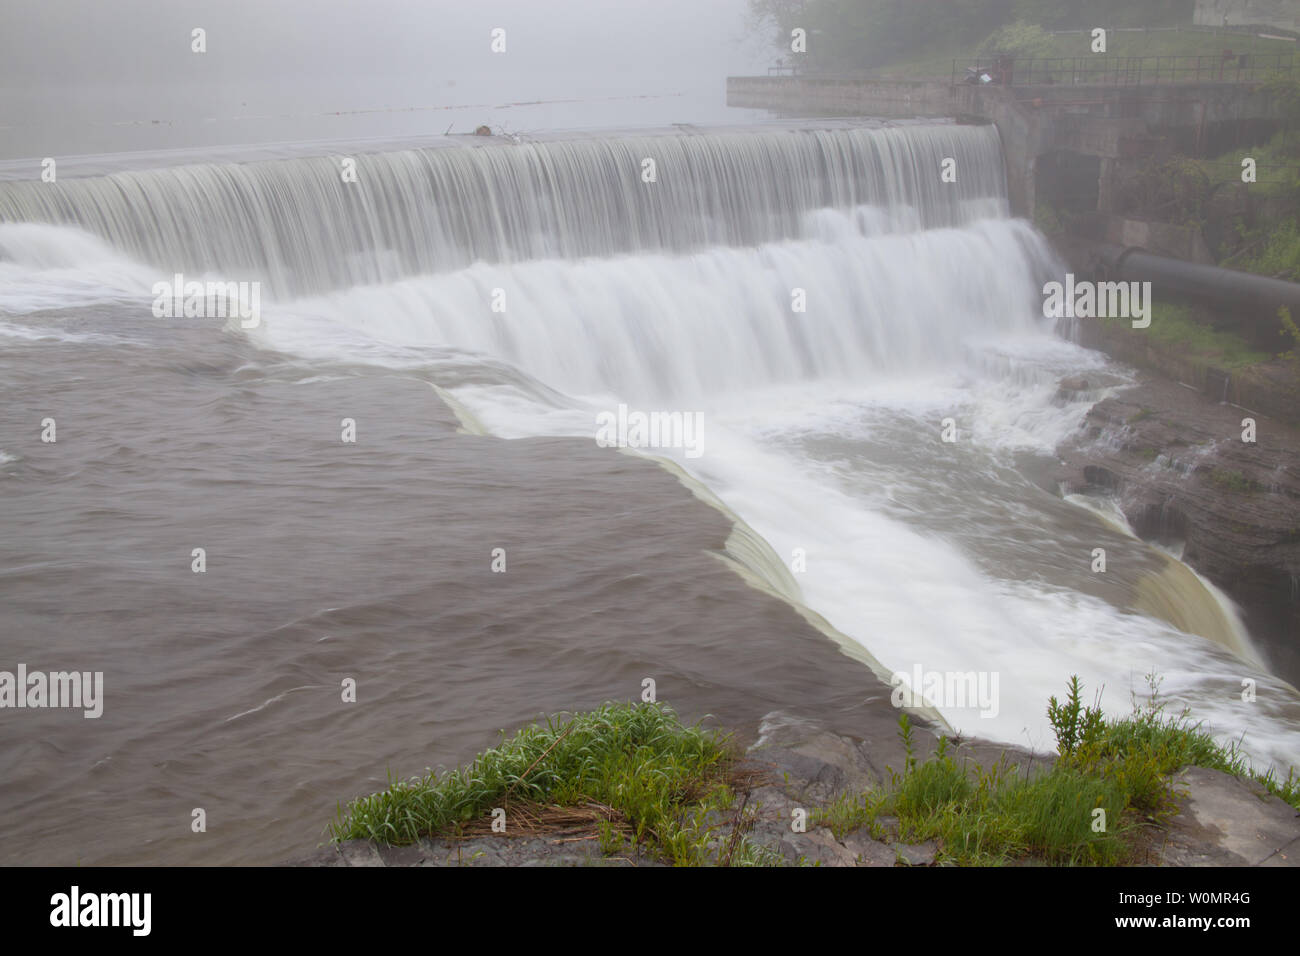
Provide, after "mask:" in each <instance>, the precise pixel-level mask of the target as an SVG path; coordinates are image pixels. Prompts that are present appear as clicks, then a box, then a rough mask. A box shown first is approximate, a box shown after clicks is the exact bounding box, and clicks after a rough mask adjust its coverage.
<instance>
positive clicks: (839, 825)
mask: <svg viewBox="0 0 1300 956" xmlns="http://www.w3.org/2000/svg"><path fill="white" fill-rule="evenodd" d="M1148 683H1149V686H1150V688H1151V692H1150V698H1149V700H1148V701H1147V702H1146V703H1145V704H1143V705H1139V704H1138V703H1137V702H1136V701H1135V703H1134V712H1133V714H1132V716H1130V717H1127V718H1123V719H1120V720H1106V719H1105V718H1104V717H1103V716H1102V714H1101V711H1100V709H1099V708H1097V707H1095V706H1093V707H1087V706H1085V705H1084V704H1083V702H1082V700H1081V696H1082V688H1081V686H1080V684H1079V681H1078V678H1072V679H1071V681H1070V684H1069V691H1068V693H1067V695H1066V698H1065V700H1064V701H1063V702H1058V701H1057V700H1056V698H1055V697H1053V698H1052V699H1051V701H1050V702H1049V704H1048V718H1049V720H1050V721H1051V723H1052V727H1053V729H1054V730H1055V732H1056V739H1057V749H1058V751H1059V756H1058V758H1057V761H1056V763H1055V764H1054V765H1053V766H1052V768H1051V769H1050V770H1047V771H1043V772H1040V773H1038V774H1037V775H1034V776H1021V775H1018V774H1017V772H1016V769H1015V768H1013V767H1009V766H1007V765H1006V764H999V765H997V766H994V767H992V768H981V767H971V766H963V765H959V764H958V763H957V762H956V761H955V760H954V759H953V757H952V755H951V754H950V753H949V750H948V742H947V740H946V739H945V738H940V741H939V747H938V749H937V750H936V752H935V754H934V755H933V756H932V757H931V758H930V759H929V760H927V761H925V762H923V763H918V762H917V761H916V759H915V757H914V756H913V743H912V730H911V724H910V721H909V720H908V718H907V716H906V714H904V715H903V716H901V717H900V718H899V725H900V733H901V735H902V738H903V743H904V747H905V749H906V752H907V760H906V764H905V766H904V769H903V772H902V773H896V772H894V771H892V770H891V772H890V773H891V782H890V784H889V785H888V786H885V787H881V788H877V789H875V790H872V791H868V792H867V793H863V794H846V795H844V796H842V797H841V798H840V799H839V800H837V801H836V802H835V803H833V804H831V805H830V806H829V807H827V808H825V809H824V810H821V811H819V812H818V813H817V814H816V815H815V816H814V819H815V820H816V822H819V823H823V824H825V825H827V826H829V827H830V828H831V830H832V831H833V832H834V833H835V834H836V835H837V836H842V835H843V834H844V833H846V832H849V831H851V830H856V829H859V828H864V829H865V830H866V831H867V833H868V834H869V835H871V836H872V837H874V838H875V839H881V840H888V839H894V838H899V839H903V840H905V841H908V842H913V841H917V842H919V841H925V840H931V839H937V840H938V841H940V852H939V861H940V862H942V863H948V864H956V865H962V866H988V865H993V866H996V865H1003V864H1007V863H1011V862H1013V861H1015V860H1018V859H1024V858H1029V859H1032V860H1035V861H1040V862H1044V863H1049V864H1056V865H1074V866H1078V865H1098V866H1113V865H1117V864H1124V863H1134V862H1139V863H1140V862H1143V860H1141V859H1140V845H1141V842H1140V839H1139V838H1140V836H1141V834H1142V831H1143V830H1144V829H1145V828H1148V827H1151V826H1161V825H1163V824H1165V823H1166V822H1168V820H1169V819H1170V818H1171V817H1172V816H1173V814H1174V813H1175V812H1176V809H1177V805H1176V803H1175V799H1174V794H1173V791H1172V789H1171V785H1170V778H1171V776H1172V775H1173V774H1175V773H1177V772H1178V771H1179V770H1181V769H1182V768H1184V767H1188V766H1197V767H1209V768H1211V769H1214V770H1220V771H1223V772H1224V773H1230V774H1235V775H1238V776H1249V777H1252V778H1254V779H1255V780H1258V781H1259V782H1260V783H1262V784H1263V785H1264V786H1265V788H1267V789H1268V790H1269V791H1270V792H1271V793H1273V794H1275V795H1277V796H1279V797H1281V798H1282V799H1283V800H1285V801H1287V802H1288V803H1289V804H1291V805H1292V806H1294V807H1297V809H1300V781H1298V780H1297V779H1296V777H1295V772H1294V771H1291V773H1290V774H1289V775H1288V777H1287V779H1286V780H1284V781H1283V780H1279V779H1278V778H1277V777H1276V775H1275V774H1273V773H1272V771H1269V772H1268V773H1266V774H1262V775H1261V774H1257V773H1254V772H1252V771H1250V770H1249V768H1248V766H1247V764H1246V760H1245V757H1244V756H1243V755H1242V754H1241V752H1240V751H1239V750H1238V749H1237V747H1236V746H1235V745H1228V746H1222V745H1220V744H1218V743H1216V742H1215V741H1214V739H1213V738H1212V737H1210V735H1209V734H1207V733H1205V732H1203V731H1202V730H1201V728H1200V725H1199V724H1195V723H1192V722H1191V721H1190V719H1189V717H1188V714H1187V713H1186V712H1185V711H1184V712H1183V713H1182V714H1180V715H1178V716H1176V717H1172V716H1169V715H1167V714H1166V713H1165V706H1164V704H1163V703H1162V702H1161V701H1160V700H1159V693H1158V691H1159V681H1158V679H1157V678H1155V677H1154V676H1152V675H1149V676H1148ZM1097 809H1102V810H1104V811H1105V817H1104V823H1105V828H1104V829H1095V828H1094V825H1095V821H1097V820H1099V817H1098V816H1097V815H1096V814H1095V811H1096V810H1097ZM887 818H892V821H896V822H892V821H891V822H892V825H893V826H894V827H896V831H897V832H896V833H893V832H890V831H889V830H888V829H887V827H886V824H885V821H886V819H887Z"/></svg>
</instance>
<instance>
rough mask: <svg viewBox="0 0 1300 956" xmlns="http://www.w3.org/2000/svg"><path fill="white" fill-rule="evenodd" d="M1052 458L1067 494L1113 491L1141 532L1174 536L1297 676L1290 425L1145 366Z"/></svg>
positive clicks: (1066, 385) (1297, 481)
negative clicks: (1249, 428) (1251, 437)
mask: <svg viewBox="0 0 1300 956" xmlns="http://www.w3.org/2000/svg"><path fill="white" fill-rule="evenodd" d="M1096 385H1097V383H1096V382H1090V381H1087V380H1066V381H1065V382H1063V383H1062V389H1063V391H1064V392H1066V393H1069V394H1076V395H1077V394H1078V391H1077V390H1078V389H1080V388H1081V387H1083V388H1085V389H1086V388H1087V387H1089V386H1091V387H1093V388H1096ZM1246 419H1250V420H1251V421H1253V423H1254V434H1255V438H1256V440H1255V441H1254V442H1247V441H1243V440H1242V435H1243V431H1244V430H1245V428H1244V426H1243V421H1245V420H1246ZM1058 455H1059V456H1060V458H1061V459H1062V463H1063V465H1062V471H1061V473H1060V475H1059V478H1060V480H1061V481H1062V483H1063V484H1064V485H1065V486H1066V490H1067V491H1069V492H1072V493H1084V494H1088V493H1094V494H1095V493H1103V494H1107V495H1111V496H1113V498H1114V500H1115V501H1116V502H1117V503H1118V505H1119V506H1120V508H1121V510H1122V511H1123V513H1124V516H1125V518H1126V519H1127V520H1128V522H1129V524H1130V525H1131V526H1132V527H1133V529H1134V530H1135V531H1136V532H1137V534H1138V535H1139V536H1141V537H1142V538H1144V539H1147V540H1153V541H1159V542H1161V543H1165V544H1179V543H1181V544H1182V545H1183V550H1182V559H1183V561H1184V562H1185V563H1187V564H1188V565H1190V566H1191V567H1192V568H1194V569H1196V570H1197V571H1199V572H1200V573H1201V574H1203V575H1205V577H1207V578H1208V579H1209V580H1210V581H1212V582H1213V583H1214V584H1216V585H1217V586H1218V587H1220V588H1221V589H1223V591H1224V592H1225V593H1226V594H1227V595H1228V596H1229V597H1231V598H1232V599H1233V600H1234V601H1235V602H1236V603H1237V604H1238V605H1239V606H1240V607H1241V609H1242V612H1243V615H1244V618H1245V624H1246V626H1247V628H1248V629H1249V630H1250V632H1251V634H1252V635H1253V636H1254V637H1255V638H1256V641H1257V643H1258V644H1259V645H1261V646H1260V650H1261V651H1262V652H1263V653H1264V654H1265V656H1266V658H1267V660H1268V663H1269V664H1270V666H1271V668H1272V669H1273V671H1274V672H1275V673H1276V674H1277V675H1278V676H1280V677H1282V678H1283V679H1285V680H1287V681H1289V682H1291V683H1293V684H1300V642H1298V641H1297V635H1300V586H1298V585H1300V429H1296V428H1295V427H1293V426H1290V425H1288V424H1285V423H1283V422H1279V421H1276V420H1274V419H1271V418H1268V417H1266V416H1264V415H1261V414H1258V413H1256V412H1253V411H1251V410H1249V409H1244V408H1241V407H1238V406H1235V405H1230V404H1227V403H1222V402H1217V401H1214V400H1212V399H1210V398H1208V397H1207V396H1205V395H1204V394H1203V393H1200V392H1198V391H1195V390H1193V389H1191V388H1189V387H1187V386H1184V385H1180V384H1178V383H1176V382H1171V381H1168V380H1166V379H1163V378H1160V377H1158V376H1156V375H1151V374H1146V373H1143V374H1142V376H1141V378H1140V380H1139V384H1138V385H1137V386H1136V387H1132V388H1127V389H1124V390H1123V391H1122V392H1120V393H1119V394H1117V395H1114V396H1111V397H1108V398H1103V399H1102V400H1101V401H1099V402H1098V403H1097V404H1096V405H1094V406H1093V407H1092V409H1091V410H1090V411H1089V412H1088V414H1087V417H1086V418H1085V420H1084V423H1083V427H1082V428H1081V429H1080V431H1079V433H1078V434H1077V435H1075V436H1074V437H1073V438H1072V439H1070V440H1069V441H1067V442H1066V443H1065V444H1064V445H1063V446H1062V447H1061V448H1060V449H1058Z"/></svg>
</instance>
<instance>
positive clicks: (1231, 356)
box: [1142, 302, 1272, 368]
mask: <svg viewBox="0 0 1300 956" xmlns="http://www.w3.org/2000/svg"><path fill="white" fill-rule="evenodd" d="M1142 334H1144V335H1147V336H1149V337H1150V339H1151V341H1152V342H1154V343H1156V344H1158V345H1161V346H1165V347H1167V348H1171V349H1177V350H1180V351H1184V352H1187V353H1189V354H1190V355H1191V356H1192V357H1194V358H1198V359H1203V360H1204V361H1206V362H1208V363H1210V364H1213V365H1217V366H1220V367H1224V368H1245V367H1247V366H1250V365H1258V364H1259V363H1261V362H1267V361H1268V360H1269V359H1271V358H1272V356H1271V355H1269V354H1268V353H1266V352H1260V351H1257V350H1256V349H1254V348H1252V347H1251V345H1250V343H1249V342H1248V341H1247V340H1246V339H1245V338H1243V337H1242V336H1240V335H1237V334H1236V333H1234V332H1226V331H1220V330H1218V329H1215V328H1214V327H1213V326H1211V325H1207V324H1205V323H1203V322H1198V321H1196V320H1195V319H1194V318H1192V312H1191V310H1190V309H1188V308H1186V307H1185V306H1178V305H1171V304H1169V303H1161V302H1157V303H1155V305H1154V307H1153V308H1152V312H1151V327H1150V328H1148V329H1146V330H1145V331H1143V333H1142Z"/></svg>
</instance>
